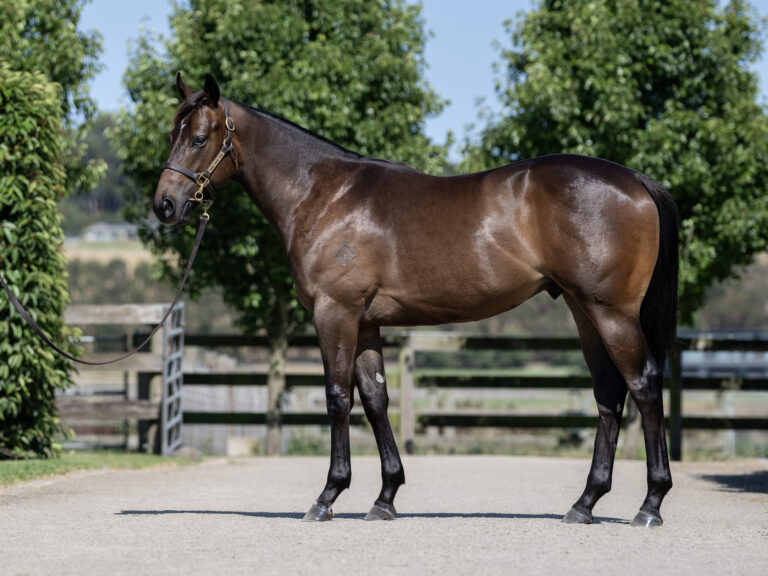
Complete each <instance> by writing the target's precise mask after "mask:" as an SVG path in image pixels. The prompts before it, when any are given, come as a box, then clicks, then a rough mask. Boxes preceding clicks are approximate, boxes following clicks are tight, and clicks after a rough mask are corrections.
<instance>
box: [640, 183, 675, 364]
mask: <svg viewBox="0 0 768 576" xmlns="http://www.w3.org/2000/svg"><path fill="white" fill-rule="evenodd" d="M635 176H636V177H637V179H638V180H639V181H640V183H641V184H642V185H643V186H644V187H645V189H646V190H648V193H649V194H650V195H651V198H653V201H654V202H655V203H656V208H657V210H658V211H659V255H658V257H657V259H656V267H655V268H654V269H653V276H652V277H651V284H650V285H649V286H648V292H646V294H645V299H644V300H643V304H642V306H641V307H640V325H641V327H642V330H643V334H644V335H645V339H646V341H647V342H648V346H649V347H650V348H651V353H652V354H653V357H654V359H655V360H656V364H657V365H658V366H659V368H660V369H662V370H663V369H664V364H665V362H666V359H667V351H668V349H669V347H670V345H671V344H672V343H673V341H674V339H675V335H676V331H677V272H678V266H679V261H678V242H679V238H678V214H677V206H675V202H674V200H673V199H672V196H671V195H670V193H669V192H667V191H666V190H665V189H664V187H663V186H662V185H661V184H659V183H658V182H656V181H655V180H653V179H652V178H649V177H648V176H646V175H644V174H640V173H636V174H635Z"/></svg>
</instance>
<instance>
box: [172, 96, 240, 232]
mask: <svg viewBox="0 0 768 576" xmlns="http://www.w3.org/2000/svg"><path fill="white" fill-rule="evenodd" d="M221 102H222V104H223V105H224V115H225V119H224V127H225V128H226V129H227V135H226V137H225V138H224V143H223V144H222V145H221V150H219V153H218V154H216V157H215V158H214V159H213V160H211V163H210V164H208V168H206V169H205V170H204V171H203V172H194V171H193V170H190V169H189V168H185V167H184V166H181V165H180V164H176V163H175V162H166V163H165V165H164V166H163V168H164V169H168V170H175V171H176V172H179V173H180V174H184V176H186V177H187V178H190V179H192V180H194V181H195V184H197V185H198V189H197V190H196V191H195V193H194V195H193V196H192V198H190V199H189V201H190V202H194V203H196V204H202V205H203V209H204V210H205V212H204V213H203V216H204V217H206V219H207V216H208V206H210V204H211V202H213V192H214V187H213V184H212V183H211V176H212V175H213V171H214V170H216V167H217V166H218V165H219V164H220V163H221V161H222V160H224V158H226V157H227V155H228V154H231V153H232V139H233V138H234V137H235V121H234V120H233V119H232V117H231V116H230V115H229V106H228V105H227V102H226V101H225V100H222V101H221ZM232 161H233V162H234V158H233V160H232ZM204 191H206V192H208V197H209V199H208V200H205V193H204Z"/></svg>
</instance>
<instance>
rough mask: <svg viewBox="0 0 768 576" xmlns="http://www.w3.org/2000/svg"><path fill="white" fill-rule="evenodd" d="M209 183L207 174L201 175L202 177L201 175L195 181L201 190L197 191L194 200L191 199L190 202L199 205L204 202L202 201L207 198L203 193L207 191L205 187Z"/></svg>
mask: <svg viewBox="0 0 768 576" xmlns="http://www.w3.org/2000/svg"><path fill="white" fill-rule="evenodd" d="M208 182H209V180H208V178H207V177H206V176H205V174H200V175H199V176H198V177H197V178H196V179H195V184H197V185H198V186H199V188H198V189H197V190H196V191H195V195H194V196H193V197H192V198H190V200H191V201H192V202H197V203H199V202H202V201H203V198H204V197H205V194H204V193H203V190H204V189H205V187H206V186H207V185H208Z"/></svg>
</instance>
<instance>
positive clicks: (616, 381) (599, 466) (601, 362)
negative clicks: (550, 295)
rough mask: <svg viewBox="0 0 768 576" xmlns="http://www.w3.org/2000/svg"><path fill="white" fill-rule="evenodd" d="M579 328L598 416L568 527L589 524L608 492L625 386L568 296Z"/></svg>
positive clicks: (576, 304)
mask: <svg viewBox="0 0 768 576" xmlns="http://www.w3.org/2000/svg"><path fill="white" fill-rule="evenodd" d="M564 298H565V301H566V303H567V304H568V307H569V308H570V309H571V311H572V313H573V317H574V320H576V326H577V327H578V329H579V337H580V339H581V348H582V351H583V352H584V359H585V360H586V362H587V367H588V368H589V372H590V374H592V381H593V384H594V392H595V399H596V400H597V408H598V412H599V413H600V419H599V421H598V425H597V435H596V436H595V448H594V452H593V454H592V466H591V467H590V470H589V476H588V477H587V486H586V488H584V492H583V493H582V495H581V497H580V498H579V499H578V500H577V501H576V503H575V504H574V505H573V507H572V508H571V509H570V510H569V511H568V513H567V514H566V515H565V517H564V518H563V522H566V523H568V524H590V523H591V522H592V519H593V518H592V508H593V507H594V506H595V503H596V502H597V501H598V500H599V499H600V498H601V497H602V496H604V495H605V494H607V493H608V492H609V491H610V490H611V481H612V477H613V461H614V457H615V455H616V443H617V441H618V438H619V430H620V429H621V416H622V412H623V409H624V401H625V400H626V396H627V385H626V383H625V382H624V378H622V376H621V373H620V372H619V371H618V369H617V368H616V365H615V364H614V363H613V360H611V357H610V355H609V354H608V351H607V350H606V349H605V346H604V344H603V341H602V339H601V338H600V334H599V333H598V332H597V330H596V329H595V327H594V325H593V324H592V321H591V320H590V319H589V318H588V317H587V316H586V314H585V313H584V312H583V311H582V310H581V308H580V307H579V305H578V303H577V302H576V301H575V300H574V299H573V298H572V297H570V296H569V295H568V294H566V295H565V296H564Z"/></svg>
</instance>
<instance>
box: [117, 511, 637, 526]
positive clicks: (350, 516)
mask: <svg viewBox="0 0 768 576" xmlns="http://www.w3.org/2000/svg"><path fill="white" fill-rule="evenodd" d="M166 514H200V515H211V516H247V517H249V518H277V519H283V520H300V519H301V518H303V517H304V514H303V513H301V512H244V511H239V510H121V511H120V512H116V513H115V515H116V516H164V515H166ZM333 517H334V518H338V519H345V520H362V519H364V518H365V514H358V513H354V512H342V513H340V514H334V516H333ZM562 517H563V516H562V514H505V513H500V512H414V513H407V512H406V513H403V514H398V515H397V518H399V519H406V518H426V519H435V520H440V519H448V518H451V519H454V518H462V519H472V518H503V519H509V520H561V519H562ZM594 524H629V521H628V520H623V519H621V518H606V517H601V516H596V517H595V519H594Z"/></svg>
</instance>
